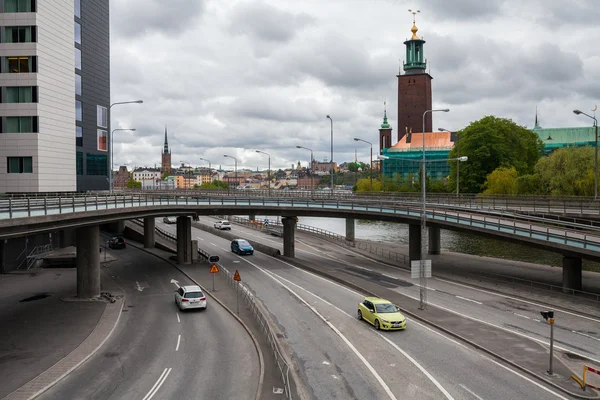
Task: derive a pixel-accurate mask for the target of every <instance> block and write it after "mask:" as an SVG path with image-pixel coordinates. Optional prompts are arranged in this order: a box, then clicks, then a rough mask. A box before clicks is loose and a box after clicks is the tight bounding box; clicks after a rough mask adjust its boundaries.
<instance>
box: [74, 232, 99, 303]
mask: <svg viewBox="0 0 600 400" xmlns="http://www.w3.org/2000/svg"><path fill="white" fill-rule="evenodd" d="M76 244H77V257H76V262H75V263H76V266H77V297H81V298H90V297H98V296H100V227H99V226H98V225H94V226H85V227H81V228H77V234H76Z"/></svg>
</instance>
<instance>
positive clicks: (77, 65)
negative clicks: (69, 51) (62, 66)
mask: <svg viewBox="0 0 600 400" xmlns="http://www.w3.org/2000/svg"><path fill="white" fill-rule="evenodd" d="M75 68H77V69H81V50H79V49H78V48H75Z"/></svg>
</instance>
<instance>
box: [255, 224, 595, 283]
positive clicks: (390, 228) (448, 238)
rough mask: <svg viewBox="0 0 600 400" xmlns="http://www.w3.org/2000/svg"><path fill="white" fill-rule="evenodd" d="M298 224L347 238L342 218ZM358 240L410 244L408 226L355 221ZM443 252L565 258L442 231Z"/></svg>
mask: <svg viewBox="0 0 600 400" xmlns="http://www.w3.org/2000/svg"><path fill="white" fill-rule="evenodd" d="M256 218H257V219H258V220H263V219H264V218H268V219H269V220H270V221H277V217H264V216H261V217H259V216H257V217H256ZM298 223H299V224H303V225H309V226H313V227H315V228H320V229H325V230H328V231H330V232H334V233H337V234H338V235H345V234H346V220H345V219H340V218H321V217H298ZM355 236H356V238H357V239H363V240H372V241H379V242H392V243H405V244H408V225H406V224H397V223H393V222H384V221H367V220H356V228H355ZM440 236H441V239H440V241H441V243H440V245H441V248H442V251H444V250H445V251H451V252H455V253H465V254H472V255H476V256H486V257H493V258H502V259H506V260H515V261H523V262H530V263H535V264H542V265H551V266H555V267H560V266H562V255H561V254H560V253H554V252H550V251H544V250H539V249H536V248H533V247H529V246H525V245H519V244H514V243H510V242H505V241H502V240H497V239H491V238H488V237H484V236H479V235H477V234H474V233H465V232H454V231H449V230H445V229H442V230H440ZM583 269H584V270H588V271H596V272H600V264H599V263H595V262H591V261H587V260H583Z"/></svg>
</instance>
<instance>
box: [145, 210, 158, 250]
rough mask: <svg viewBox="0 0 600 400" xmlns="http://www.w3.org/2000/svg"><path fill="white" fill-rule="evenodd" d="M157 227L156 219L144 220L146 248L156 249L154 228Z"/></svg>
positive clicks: (147, 218)
mask: <svg viewBox="0 0 600 400" xmlns="http://www.w3.org/2000/svg"><path fill="white" fill-rule="evenodd" d="M155 225H156V218H154V217H146V218H144V248H146V249H151V248H153V247H154V228H155Z"/></svg>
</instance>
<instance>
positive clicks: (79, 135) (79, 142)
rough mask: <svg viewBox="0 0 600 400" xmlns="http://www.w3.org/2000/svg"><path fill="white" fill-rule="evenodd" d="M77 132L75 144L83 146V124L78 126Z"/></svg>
mask: <svg viewBox="0 0 600 400" xmlns="http://www.w3.org/2000/svg"><path fill="white" fill-rule="evenodd" d="M75 129H76V133H75V146H79V147H82V146H83V128H82V127H81V126H76V127H75Z"/></svg>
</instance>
